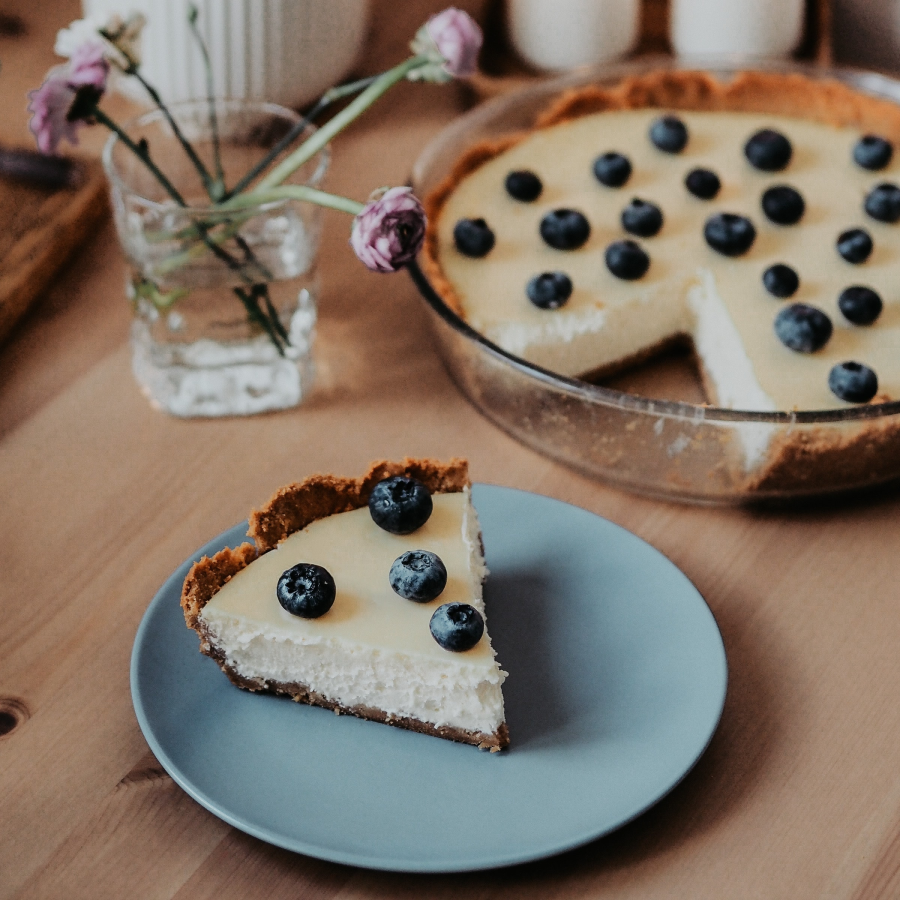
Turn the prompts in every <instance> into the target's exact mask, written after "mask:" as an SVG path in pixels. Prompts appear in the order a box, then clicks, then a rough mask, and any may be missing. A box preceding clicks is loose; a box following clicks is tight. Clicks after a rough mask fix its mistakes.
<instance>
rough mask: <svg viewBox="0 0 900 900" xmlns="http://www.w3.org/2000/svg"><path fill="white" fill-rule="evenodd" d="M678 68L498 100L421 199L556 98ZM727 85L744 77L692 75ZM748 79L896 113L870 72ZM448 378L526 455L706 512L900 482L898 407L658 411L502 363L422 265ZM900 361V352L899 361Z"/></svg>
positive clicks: (469, 118) (786, 67)
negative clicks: (790, 82)
mask: <svg viewBox="0 0 900 900" xmlns="http://www.w3.org/2000/svg"><path fill="white" fill-rule="evenodd" d="M660 68H667V69H671V70H677V69H679V68H681V67H680V66H679V65H678V63H677V62H676V61H672V60H659V61H653V62H640V63H632V64H625V65H619V66H615V67H609V66H607V67H603V68H599V69H594V70H587V71H581V72H578V73H574V74H570V75H567V76H564V77H562V78H557V79H553V80H549V81H544V82H540V83H537V84H535V85H534V86H530V87H528V88H525V89H524V90H521V91H517V92H516V93H514V94H510V95H507V96H504V97H500V98H497V99H495V100H492V101H490V102H488V103H485V104H484V105H482V106H479V107H477V108H476V109H474V110H472V111H471V112H469V113H467V114H465V115H463V116H461V117H460V118H459V119H457V120H456V121H455V122H453V124H451V125H450V126H449V127H447V128H446V129H445V130H444V131H443V132H441V134H440V135H438V137H437V138H435V139H434V140H433V141H432V142H431V143H430V144H429V145H428V146H427V147H426V148H425V150H424V151H423V152H422V154H421V155H420V156H419V158H418V160H417V161H416V163H415V166H414V168H413V172H412V176H411V183H412V186H413V189H414V190H415V192H416V193H417V194H418V195H419V196H420V197H424V196H427V195H428V194H429V193H430V192H431V191H433V190H434V189H435V188H436V187H437V186H438V185H439V184H440V183H441V181H443V180H444V179H445V178H446V176H447V175H448V174H449V173H450V171H451V169H452V168H453V166H454V164H455V163H456V161H457V160H458V159H459V157H460V156H461V155H462V154H463V153H464V152H465V151H466V150H467V149H468V148H469V147H471V146H472V145H474V144H476V143H479V142H480V141H484V140H496V139H498V138H502V137H504V136H506V135H510V134H513V133H515V132H519V131H522V130H523V129H527V128H529V127H530V126H531V125H532V124H533V122H534V120H535V118H536V117H537V115H538V114H539V113H540V112H541V111H542V110H544V109H545V108H546V107H547V106H548V104H549V103H550V102H551V101H552V100H553V99H554V98H555V96H556V95H558V94H560V93H561V92H562V91H564V90H567V89H570V88H573V87H578V86H580V85H583V84H600V85H613V84H615V83H617V82H618V81H620V80H621V79H622V78H624V77H627V76H630V75H638V74H642V73H646V72H649V71H656V70H659V69H660ZM698 68H702V69H704V70H705V71H708V72H710V73H711V74H713V75H714V76H715V77H717V78H720V79H728V78H729V77H731V76H733V75H734V74H735V73H736V72H738V71H743V70H746V69H747V68H750V66H747V65H744V66H742V65H740V64H736V63H733V62H731V63H727V64H726V63H722V62H721V61H719V62H710V63H708V64H705V65H697V64H696V63H692V65H691V66H690V69H692V70H696V69H698ZM752 68H755V69H760V68H762V69H765V70H767V71H777V72H799V73H801V74H804V75H806V76H808V77H810V78H830V79H837V80H840V81H842V82H844V83H846V84H848V85H849V86H851V87H852V88H854V89H855V90H857V91H860V92H863V93H867V94H870V95H872V96H875V97H879V98H882V99H888V100H890V101H891V102H894V103H898V104H900V81H897V80H895V79H892V78H889V77H886V76H883V75H878V74H874V73H869V72H863V71H855V70H844V69H834V68H824V67H813V66H804V65H800V64H773V65H764V66H761V65H759V64H758V63H754V65H753V66H752ZM410 274H411V276H412V278H413V280H414V282H415V283H416V285H417V287H418V288H419V290H420V292H421V294H422V296H423V297H424V299H425V302H426V305H427V308H428V310H429V314H430V315H429V318H430V322H431V325H432V330H433V334H434V338H435V344H436V346H437V349H438V352H439V353H440V355H441V357H442V359H443V361H444V364H445V366H446V368H447V370H448V372H449V374H450V376H451V377H452V379H453V380H454V382H455V383H456V385H457V386H458V388H459V389H460V390H461V391H462V393H463V394H464V395H465V396H466V397H467V398H468V400H469V401H470V402H471V403H472V404H473V405H474V406H475V407H476V409H478V410H479V411H480V412H481V413H482V414H483V415H485V416H486V417H487V418H488V419H490V420H491V421H492V422H493V423H494V424H495V425H497V426H499V427H500V428H502V429H503V430H504V431H506V432H507V433H509V434H510V435H512V436H513V437H515V438H517V439H518V440H519V441H521V442H522V443H524V444H526V445H527V446H529V447H532V448H533V449H535V450H537V451H539V452H541V453H543V454H545V455H547V456H549V457H552V458H554V459H557V460H559V461H560V462H563V463H565V464H567V465H569V466H571V467H573V468H575V469H577V470H579V471H581V472H583V473H585V474H587V475H590V476H592V477H595V478H598V479H600V480H602V481H604V482H607V483H609V484H611V485H613V486H616V487H620V488H623V489H626V490H632V491H636V492H639V493H642V494H647V495H652V496H657V497H663V498H667V499H673V500H681V501H688V502H699V503H721V504H725V503H730V504H737V503H748V502H757V501H763V500H784V499H793V498H801V497H809V496H817V495H826V494H834V493H842V492H847V491H855V490H859V489H863V488H867V487H872V486H874V485H878V484H882V483H885V482H888V481H891V480H894V479H897V478H898V477H900V401H889V402H884V403H878V404H871V405H863V406H858V407H853V408H842V409H830V410H819V411H816V410H810V411H805V410H804V411H793V412H750V411H742V410H737V409H720V408H716V407H713V406H710V405H707V404H705V403H702V402H685V401H684V400H682V399H659V395H658V394H656V393H655V392H654V391H650V392H645V393H651V394H654V395H653V396H644V395H642V394H638V393H632V392H629V391H628V390H618V389H614V388H613V387H610V386H602V385H599V384H593V383H590V382H587V381H583V380H580V379H577V378H570V377H565V376H562V375H559V374H557V373H554V372H552V371H549V370H547V369H543V368H541V367H539V366H537V365H534V364H532V363H529V362H527V361H525V360H523V359H521V358H519V357H517V356H514V355H513V354H511V353H508V352H506V351H505V350H503V349H501V348H500V347H499V346H497V345H496V344H494V343H492V342H491V341H490V340H488V339H487V338H485V337H484V336H483V335H481V334H479V333H478V332H476V331H475V330H474V329H473V328H471V327H470V326H469V325H468V324H467V323H466V322H465V321H464V320H463V319H462V318H461V317H460V316H459V315H458V314H457V313H456V312H455V311H454V310H453V309H452V308H450V306H448V304H447V303H446V302H445V301H444V300H443V299H442V298H441V296H440V294H439V293H438V292H437V291H436V290H435V287H434V286H433V285H432V284H431V282H430V281H429V279H428V277H427V276H426V275H425V274H424V273H423V271H422V269H421V268H419V267H418V266H417V265H413V266H411V267H410ZM898 349H900V348H898Z"/></svg>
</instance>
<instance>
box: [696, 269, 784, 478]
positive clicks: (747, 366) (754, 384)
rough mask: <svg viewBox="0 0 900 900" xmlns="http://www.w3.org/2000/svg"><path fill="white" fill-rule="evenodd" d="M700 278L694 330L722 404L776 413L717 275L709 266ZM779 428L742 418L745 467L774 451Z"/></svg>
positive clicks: (737, 427)
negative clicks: (773, 440) (771, 446)
mask: <svg viewBox="0 0 900 900" xmlns="http://www.w3.org/2000/svg"><path fill="white" fill-rule="evenodd" d="M697 279H698V280H697V282H696V283H695V284H693V285H692V286H691V287H690V288H689V289H688V292H687V303H688V306H689V307H690V309H691V312H692V313H693V314H694V327H693V329H692V331H691V334H692V337H693V340H694V347H695V349H696V352H697V356H698V357H699V358H700V359H701V360H702V365H703V368H704V370H705V372H706V375H707V377H708V379H709V381H710V382H711V383H712V388H713V391H714V394H715V397H714V399H715V402H716V404H717V405H718V406H724V407H726V408H730V409H755V410H761V411H770V412H774V411H775V410H776V409H777V407H776V405H775V401H774V400H773V399H772V398H771V397H770V396H769V395H768V394H767V393H766V392H765V391H764V390H763V389H762V386H761V385H760V383H759V381H758V379H757V377H756V373H755V371H754V369H753V362H752V361H751V359H750V357H749V356H748V355H747V351H746V348H745V346H744V342H743V341H742V340H741V336H740V334H739V333H738V330H737V328H736V327H735V324H734V321H733V319H732V318H731V316H730V315H729V313H728V307H727V306H726V305H725V302H724V301H723V300H722V298H721V297H720V296H719V292H718V291H717V290H716V279H715V276H714V275H713V273H712V272H710V271H709V270H708V269H698V270H697ZM772 433H773V429H772V427H771V426H770V425H768V424H767V423H765V422H737V423H735V425H734V434H735V435H736V437H737V440H738V441H739V442H740V444H741V446H742V448H743V457H744V467H745V468H746V469H747V470H750V469H752V468H754V467H755V466H757V465H759V463H761V462H762V461H763V460H764V459H765V455H766V451H767V450H768V449H769V442H770V440H771V438H772Z"/></svg>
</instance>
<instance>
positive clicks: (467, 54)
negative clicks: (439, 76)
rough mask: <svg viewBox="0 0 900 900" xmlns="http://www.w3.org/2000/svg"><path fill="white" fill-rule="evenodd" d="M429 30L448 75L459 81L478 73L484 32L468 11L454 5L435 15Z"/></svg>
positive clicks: (426, 24)
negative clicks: (479, 53)
mask: <svg viewBox="0 0 900 900" xmlns="http://www.w3.org/2000/svg"><path fill="white" fill-rule="evenodd" d="M425 29H426V30H427V32H428V36H429V37H430V38H431V40H433V41H434V44H435V46H436V47H437V49H438V51H439V52H440V54H441V56H442V57H443V58H444V69H445V70H446V71H447V72H449V73H450V74H451V75H453V76H455V77H456V78H467V77H468V76H469V75H474V74H475V68H476V66H477V64H478V51H479V50H481V42H482V36H481V29H480V28H479V27H478V25H477V24H476V23H475V21H474V19H473V18H472V17H471V16H470V15H469V14H468V13H467V12H463V10H461V9H457V8H456V7H455V6H451V7H449V8H448V9H445V10H444V11H443V12H439V13H438V14H437V15H436V16H432V17H431V18H430V19H429V20H428V21H427V22H426V23H425Z"/></svg>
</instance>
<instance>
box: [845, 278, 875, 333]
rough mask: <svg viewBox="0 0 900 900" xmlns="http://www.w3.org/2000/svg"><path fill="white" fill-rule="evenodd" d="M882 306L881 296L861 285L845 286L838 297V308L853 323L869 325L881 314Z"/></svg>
mask: <svg viewBox="0 0 900 900" xmlns="http://www.w3.org/2000/svg"><path fill="white" fill-rule="evenodd" d="M883 306H884V304H883V303H882V302H881V297H879V296H878V294H877V293H876V292H875V291H873V290H872V288H868V287H863V286H862V285H853V286H852V287H848V288H845V289H844V290H843V291H841V296H840V297H838V308H839V309H840V311H841V312H842V313H843V314H844V318H845V319H846V320H847V321H848V322H852V323H853V324H854V325H871V324H872V323H873V322H874V321H875V320H876V319H877V318H878V317H879V316H880V315H881V310H882V307H883Z"/></svg>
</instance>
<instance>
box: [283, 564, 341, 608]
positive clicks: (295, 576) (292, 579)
mask: <svg viewBox="0 0 900 900" xmlns="http://www.w3.org/2000/svg"><path fill="white" fill-rule="evenodd" d="M275 593H276V595H277V596H278V602H279V603H280V604H281V605H282V607H283V608H284V609H286V610H287V611H288V612H289V613H290V614H291V615H292V616H300V617H301V618H303V619H318V618H319V616H324V615H325V613H327V612H328V610H329V609H331V607H332V606H333V604H334V595H335V587H334V579H333V578H332V577H331V573H330V572H329V571H328V569H323V568H322V566H317V565H315V563H297V565H296V566H291V568H290V569H288V570H287V571H286V572H283V573H282V575H281V578H279V579H278V586H277V587H276V588H275Z"/></svg>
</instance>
